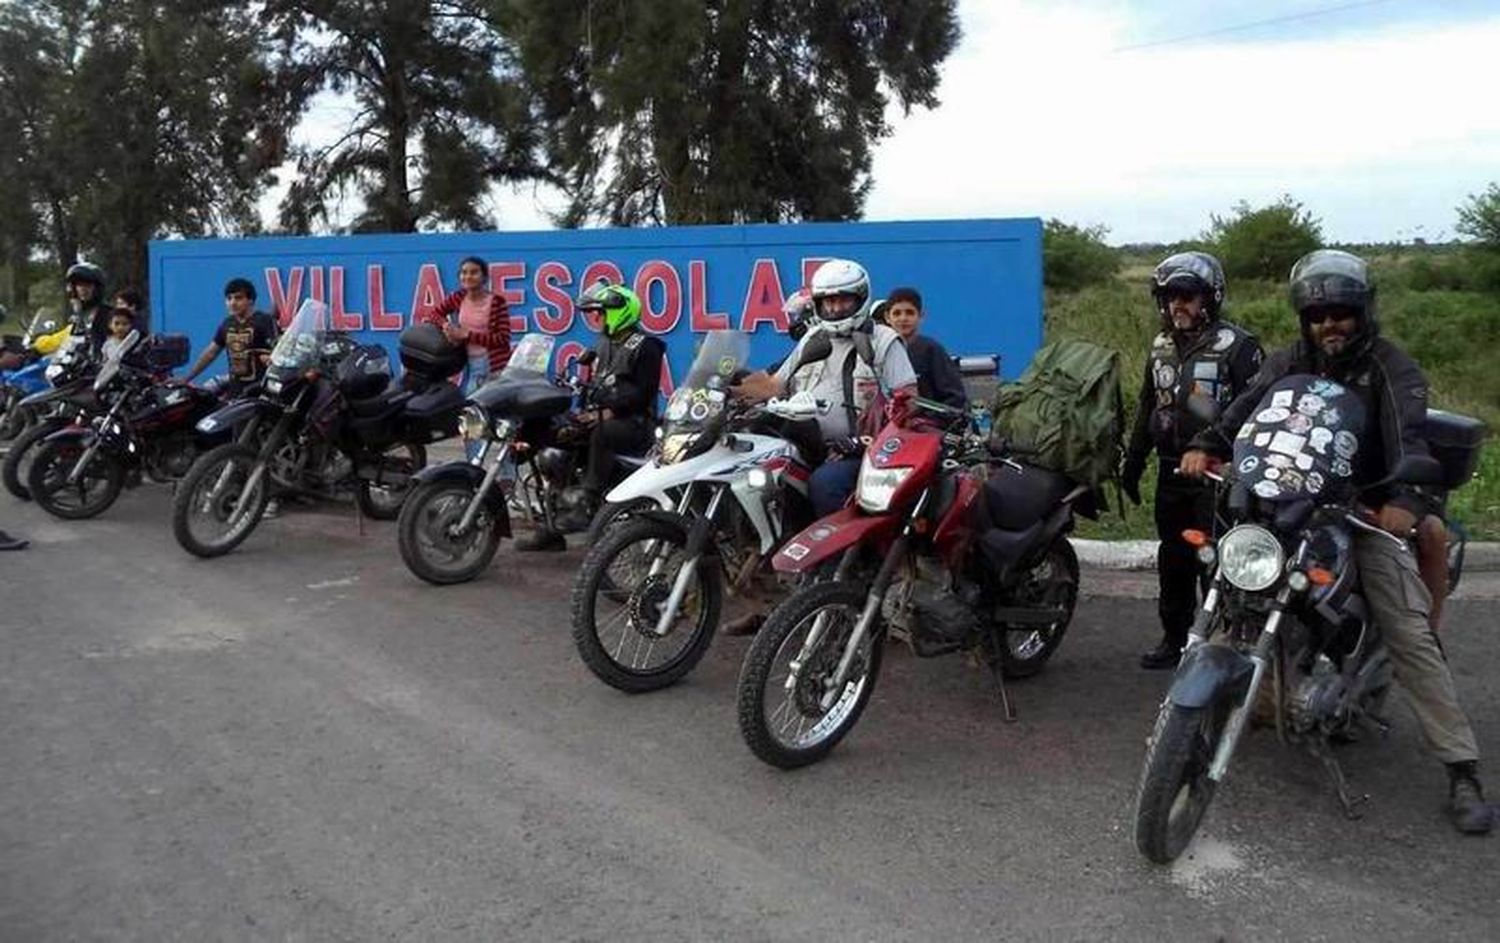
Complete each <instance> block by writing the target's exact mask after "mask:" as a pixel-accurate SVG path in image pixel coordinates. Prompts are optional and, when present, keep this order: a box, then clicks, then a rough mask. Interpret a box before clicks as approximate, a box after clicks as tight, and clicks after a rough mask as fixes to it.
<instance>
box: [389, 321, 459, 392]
mask: <svg viewBox="0 0 1500 943" xmlns="http://www.w3.org/2000/svg"><path fill="white" fill-rule="evenodd" d="M468 359H469V353H468V349H467V348H466V347H465V346H464V345H463V344H455V343H452V342H451V341H449V340H448V338H447V337H446V336H445V335H444V334H443V331H442V329H441V328H439V327H438V326H437V325H436V324H413V325H412V326H411V327H409V328H407V329H406V330H404V331H402V332H401V367H402V369H404V370H406V371H407V372H408V373H415V374H418V375H420V376H422V377H423V378H424V379H428V380H446V379H447V378H448V377H451V376H453V375H454V374H457V373H460V372H462V370H463V369H464V367H465V366H467V365H468Z"/></svg>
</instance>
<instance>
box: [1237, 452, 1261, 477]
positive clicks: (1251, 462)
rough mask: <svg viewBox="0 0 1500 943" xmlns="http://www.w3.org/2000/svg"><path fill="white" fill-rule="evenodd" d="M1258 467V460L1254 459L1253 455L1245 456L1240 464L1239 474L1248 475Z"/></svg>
mask: <svg viewBox="0 0 1500 943" xmlns="http://www.w3.org/2000/svg"><path fill="white" fill-rule="evenodd" d="M1259 467H1260V459H1258V458H1256V457H1255V456H1254V455H1247V456H1245V460H1244V461H1242V462H1240V474H1241V475H1248V474H1250V473H1251V472H1253V471H1255V470H1256V469H1257V468H1259Z"/></svg>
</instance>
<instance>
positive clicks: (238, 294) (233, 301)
mask: <svg viewBox="0 0 1500 943" xmlns="http://www.w3.org/2000/svg"><path fill="white" fill-rule="evenodd" d="M224 307H225V308H227V309H228V312H229V313H228V315H227V316H226V317H225V318H224V320H223V322H222V323H220V324H219V329H218V330H217V331H215V332H214V339H213V340H212V341H210V342H209V344H208V346H207V347H205V348H203V353H201V354H199V355H198V360H197V362H196V363H194V364H193V368H192V369H191V370H189V371H188V373H187V376H186V377H184V378H183V379H184V380H185V381H189V382H191V381H192V379H193V378H194V377H196V376H197V375H198V374H200V373H202V372H203V371H204V370H205V369H207V368H208V365H209V364H211V363H213V362H214V358H216V357H218V356H219V351H221V350H228V352H229V354H228V356H229V376H228V379H227V381H226V385H227V386H228V388H229V390H230V391H237V390H238V389H239V388H241V387H242V386H244V385H245V384H248V383H253V382H255V381H256V380H258V379H260V377H261V375H262V374H263V373H265V369H266V364H267V363H269V362H270V359H271V348H272V347H274V346H275V344H276V335H277V334H278V333H279V329H278V328H277V325H276V319H275V318H273V317H271V316H270V315H269V314H267V313H266V312H264V311H257V310H255V286H254V285H253V284H251V283H250V280H249V279H246V278H231V279H230V280H229V281H228V282H226V283H225V285H224Z"/></svg>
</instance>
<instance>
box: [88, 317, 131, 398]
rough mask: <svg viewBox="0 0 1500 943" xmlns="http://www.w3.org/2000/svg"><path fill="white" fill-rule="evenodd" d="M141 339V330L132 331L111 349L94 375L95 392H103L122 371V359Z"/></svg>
mask: <svg viewBox="0 0 1500 943" xmlns="http://www.w3.org/2000/svg"><path fill="white" fill-rule="evenodd" d="M140 339H141V335H140V332H139V331H131V332H130V333H129V334H127V335H126V336H125V340H124V341H123V342H122V343H121V344H120V345H119V346H117V347H116V348H115V349H114V350H112V351H110V353H109V356H108V357H106V358H104V364H103V365H102V366H100V367H99V373H98V374H97V375H96V376H95V377H94V392H95V393H98V392H102V391H103V390H104V389H105V388H106V387H108V386H109V384H110V382H111V381H112V380H114V378H115V375H116V374H118V373H119V372H120V361H122V360H124V359H125V355H126V354H128V353H130V351H131V350H133V349H134V348H135V345H136V344H137V343H138V342H139V341H140Z"/></svg>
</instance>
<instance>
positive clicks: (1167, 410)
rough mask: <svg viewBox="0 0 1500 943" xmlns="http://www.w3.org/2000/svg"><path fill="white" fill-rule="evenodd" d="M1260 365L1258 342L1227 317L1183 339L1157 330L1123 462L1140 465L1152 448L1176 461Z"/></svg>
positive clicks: (1128, 465) (1147, 360) (1243, 388)
mask: <svg viewBox="0 0 1500 943" xmlns="http://www.w3.org/2000/svg"><path fill="white" fill-rule="evenodd" d="M1260 365H1261V349H1260V341H1258V340H1256V338H1255V335H1254V334H1251V333H1250V332H1249V331H1246V330H1245V329H1244V328H1241V327H1239V326H1238V325H1235V324H1231V323H1230V322H1228V321H1217V320H1216V321H1212V322H1210V323H1209V324H1208V325H1207V326H1206V327H1204V328H1203V330H1201V331H1199V332H1198V333H1197V334H1195V335H1193V336H1192V337H1191V338H1189V339H1187V340H1185V341H1184V340H1181V339H1178V338H1176V337H1175V336H1174V335H1173V334H1172V333H1171V332H1170V331H1163V332H1162V333H1160V334H1158V335H1156V339H1155V340H1154V341H1153V342H1152V345H1151V354H1150V356H1148V357H1147V358H1146V369H1145V377H1144V378H1143V379H1142V381H1141V395H1140V401H1139V403H1138V404H1137V405H1136V409H1135V423H1134V424H1133V426H1132V428H1131V431H1130V443H1129V445H1128V446H1127V447H1126V449H1125V464H1126V467H1127V468H1131V467H1134V468H1135V469H1136V470H1137V471H1138V470H1139V469H1141V468H1144V467H1145V464H1146V456H1147V455H1148V454H1150V452H1151V450H1152V449H1153V448H1154V449H1156V452H1157V454H1158V455H1160V456H1161V457H1162V460H1163V462H1164V463H1166V462H1175V461H1176V459H1177V458H1178V457H1180V456H1181V455H1182V453H1183V451H1184V450H1186V448H1187V447H1188V443H1189V442H1190V441H1192V439H1193V437H1194V436H1196V435H1198V434H1199V433H1200V432H1202V431H1203V430H1204V429H1206V428H1208V427H1209V426H1211V425H1212V424H1213V422H1214V421H1215V419H1216V418H1217V417H1218V416H1219V415H1220V414H1221V413H1222V412H1223V411H1224V410H1225V409H1227V408H1228V407H1229V404H1230V403H1232V402H1234V401H1235V398H1236V397H1238V396H1239V395H1240V394H1241V393H1242V392H1244V390H1245V389H1246V387H1248V386H1249V385H1250V382H1251V378H1252V377H1254V376H1255V375H1256V371H1257V370H1259V369H1260Z"/></svg>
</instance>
